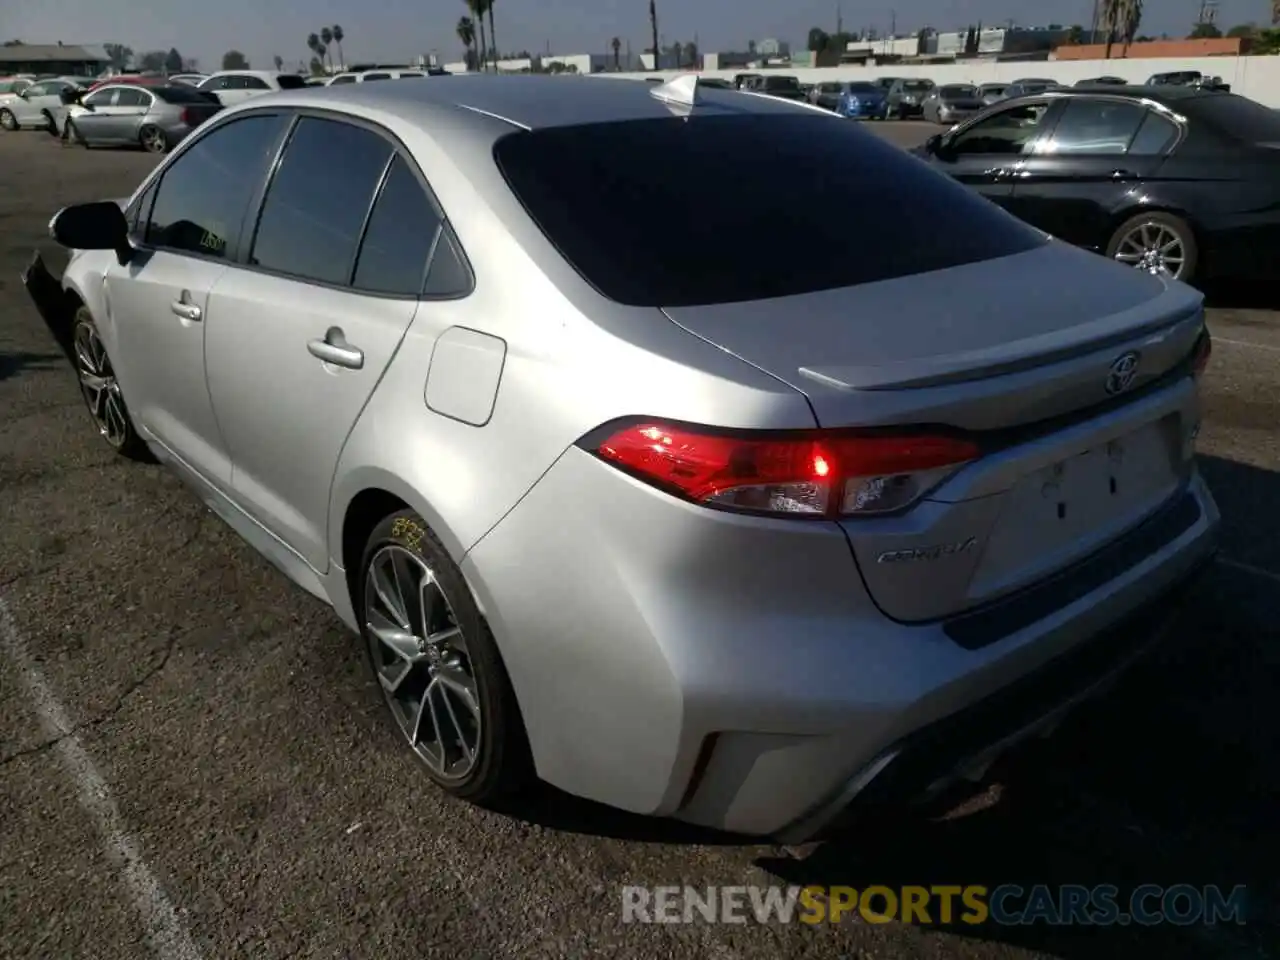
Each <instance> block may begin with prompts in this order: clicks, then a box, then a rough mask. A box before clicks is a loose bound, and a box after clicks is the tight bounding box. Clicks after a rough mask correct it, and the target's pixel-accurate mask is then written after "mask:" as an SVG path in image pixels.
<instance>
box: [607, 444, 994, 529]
mask: <svg viewBox="0 0 1280 960" xmlns="http://www.w3.org/2000/svg"><path fill="white" fill-rule="evenodd" d="M596 436H599V434H596ZM583 446H585V447H586V448H587V449H589V450H590V451H591V452H592V453H594V454H596V456H598V457H600V459H602V460H604V461H605V462H606V463H610V464H612V465H613V466H615V467H618V468H620V469H622V470H625V471H626V472H627V473H629V474H631V475H632V476H635V477H637V478H639V479H641V480H644V481H647V482H648V483H651V484H653V485H654V486H657V487H661V488H663V489H665V490H667V491H669V492H670V493H673V494H675V495H677V496H680V497H682V498H684V499H686V500H691V501H693V502H694V503H700V504H703V505H705V506H708V507H718V508H721V509H727V510H737V511H745V512H750V513H766V514H775V515H785V516H792V517H837V516H839V517H860V516H875V515H879V514H886V513H892V512H894V511H897V510H901V509H903V508H905V507H908V506H910V505H911V504H913V503H915V502H916V501H917V500H919V499H920V498H921V497H923V496H924V495H925V494H927V493H928V492H929V491H930V490H933V489H934V488H935V487H937V486H938V484H940V483H941V482H942V481H943V480H945V479H946V478H947V477H949V476H950V475H951V474H953V473H954V472H955V471H956V470H958V469H959V468H960V467H961V466H963V465H964V464H966V463H968V462H970V461H971V460H976V459H977V458H978V457H979V456H980V451H979V449H978V447H977V445H976V444H974V443H972V442H970V441H968V440H963V439H957V438H953V437H946V436H938V435H932V434H930V435H913V434H900V435H893V436H888V435H878V434H877V435H870V434H865V433H864V434H851V433H848V432H843V431H805V432H803V433H796V434H787V433H773V432H770V433H750V432H727V431H720V430H715V429H712V428H702V427H689V426H675V425H673V424H666V423H659V422H654V421H644V422H633V423H630V424H628V425H625V426H621V427H618V428H617V429H614V430H611V431H605V432H604V439H603V440H598V441H593V440H587V441H585V442H584V443H583Z"/></svg>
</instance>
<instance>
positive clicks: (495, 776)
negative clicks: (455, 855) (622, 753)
mask: <svg viewBox="0 0 1280 960" xmlns="http://www.w3.org/2000/svg"><path fill="white" fill-rule="evenodd" d="M357 583H358V587H357V591H356V592H357V596H356V597H354V598H353V599H354V600H355V601H356V603H355V609H356V611H357V615H358V616H360V618H361V634H362V635H363V637H364V641H365V653H366V655H367V658H368V663H369V667H370V669H371V670H372V671H373V675H374V679H375V681H376V682H377V684H378V688H379V691H380V692H381V694H382V699H383V702H384V704H385V706H386V708H387V715H388V717H389V719H390V720H391V723H392V728H393V729H394V730H395V732H396V733H397V734H398V735H399V736H400V738H401V739H403V740H405V741H406V742H407V743H408V744H409V748H410V749H411V750H412V751H413V752H414V754H415V755H416V756H417V758H418V759H419V760H420V761H421V762H422V764H423V766H425V767H426V770H427V775H428V776H430V777H431V779H432V780H434V781H435V782H436V784H437V785H439V786H440V787H441V788H442V789H444V790H445V791H447V792H448V793H450V794H452V795H454V796H456V797H459V798H461V799H464V800H468V801H470V802H472V803H476V804H479V805H482V806H493V805H497V804H498V803H500V802H501V801H504V800H507V799H510V798H511V797H513V796H514V795H516V794H518V793H520V792H521V790H523V788H525V787H526V786H527V785H528V784H529V782H530V781H531V780H532V778H533V777H532V770H533V765H532V761H531V760H530V754H529V746H528V739H527V737H526V735H525V730H524V723H523V720H522V719H521V716H520V708H519V705H518V704H517V702H516V697H515V692H514V691H513V690H512V688H511V681H510V679H509V678H508V676H507V672H506V668H505V667H504V666H503V663H502V658H501V656H500V655H499V653H498V648H497V645H496V644H495V643H494V640H493V636H492V634H491V633H490V632H489V628H488V625H487V624H486V623H485V622H484V618H483V617H482V616H481V615H480V611H479V608H478V607H477V606H476V603H475V600H474V599H473V598H472V595H471V590H470V588H469V587H468V586H467V583H466V581H465V579H464V578H463V576H462V573H461V572H460V571H459V570H458V568H457V566H456V565H455V564H454V562H453V560H452V559H451V558H450V557H449V555H448V553H446V552H445V549H444V547H443V546H441V544H440V541H439V540H438V539H437V537H436V535H435V534H434V533H433V532H432V531H431V530H430V529H429V528H428V527H427V524H426V522H425V521H424V520H423V519H422V517H420V516H419V515H418V514H417V513H415V512H414V511H412V510H401V511H398V512H396V513H393V514H392V515H390V516H389V517H386V518H385V519H384V520H383V521H382V522H381V523H379V524H378V526H377V527H376V528H375V529H374V531H373V533H372V534H370V536H369V542H368V544H367V545H366V547H365V551H364V556H363V559H362V561H361V565H360V578H359V580H358V581H357Z"/></svg>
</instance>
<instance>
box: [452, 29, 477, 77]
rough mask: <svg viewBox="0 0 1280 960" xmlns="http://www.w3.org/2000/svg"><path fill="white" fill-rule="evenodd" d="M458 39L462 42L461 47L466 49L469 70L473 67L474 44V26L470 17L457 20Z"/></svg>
mask: <svg viewBox="0 0 1280 960" xmlns="http://www.w3.org/2000/svg"><path fill="white" fill-rule="evenodd" d="M456 29H457V31H458V39H459V40H461V41H462V45H463V46H464V47H466V48H467V57H466V59H467V69H468V70H470V69H471V68H472V67H473V66H475V59H474V57H475V50H474V48H475V43H476V25H475V22H474V21H473V20H472V19H471V18H470V17H459V18H458V26H457V28H456Z"/></svg>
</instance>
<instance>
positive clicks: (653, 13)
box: [649, 0, 658, 70]
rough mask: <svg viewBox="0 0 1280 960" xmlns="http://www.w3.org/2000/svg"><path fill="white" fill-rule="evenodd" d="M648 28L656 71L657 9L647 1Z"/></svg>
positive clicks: (651, 1) (651, 2) (651, 0)
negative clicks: (651, 39) (651, 32)
mask: <svg viewBox="0 0 1280 960" xmlns="http://www.w3.org/2000/svg"><path fill="white" fill-rule="evenodd" d="M649 27H650V29H651V30H653V69H654V70H657V69H658V8H657V7H655V6H654V5H653V0H649Z"/></svg>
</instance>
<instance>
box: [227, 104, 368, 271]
mask: <svg viewBox="0 0 1280 960" xmlns="http://www.w3.org/2000/svg"><path fill="white" fill-rule="evenodd" d="M391 152H392V148H391V144H390V143H389V142H388V141H386V140H385V139H383V138H382V137H380V136H379V135H378V134H376V133H374V132H373V131H372V130H368V129H366V128H364V127H358V126H355V125H353V124H350V123H342V122H340V121H336V120H322V119H319V118H317V117H303V118H302V119H301V120H299V121H298V125H297V127H295V128H294V131H293V135H292V136H291V137H290V138H289V143H288V145H287V146H286V147H285V150H284V156H283V158H282V159H281V161H280V167H279V169H278V170H277V171H276V174H275V176H274V177H273V178H272V180H271V185H270V186H269V187H268V188H267V196H266V199H265V200H264V201H263V204H262V213H261V214H260V216H259V218H258V229H257V235H256V236H255V238H254V241H253V252H252V254H251V255H250V260H249V262H250V263H251V264H253V265H254V266H258V267H263V268H264V269H267V270H274V271H277V272H279V273H287V274H290V275H291V276H295V277H301V278H303V279H307V280H317V281H319V282H321V283H331V284H338V285H346V284H347V283H349V282H350V280H351V271H352V267H353V266H354V265H355V259H356V250H357V248H358V247H359V245H360V234H361V231H362V229H363V227H364V223H365V217H366V215H367V214H368V213H369V206H370V204H372V203H373V196H374V193H375V191H376V190H377V189H378V184H379V183H380V182H381V180H382V174H383V171H385V170H386V167H387V163H388V162H389V161H390V160H391Z"/></svg>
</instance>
